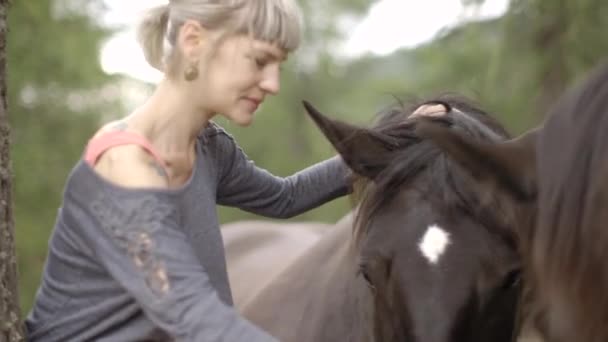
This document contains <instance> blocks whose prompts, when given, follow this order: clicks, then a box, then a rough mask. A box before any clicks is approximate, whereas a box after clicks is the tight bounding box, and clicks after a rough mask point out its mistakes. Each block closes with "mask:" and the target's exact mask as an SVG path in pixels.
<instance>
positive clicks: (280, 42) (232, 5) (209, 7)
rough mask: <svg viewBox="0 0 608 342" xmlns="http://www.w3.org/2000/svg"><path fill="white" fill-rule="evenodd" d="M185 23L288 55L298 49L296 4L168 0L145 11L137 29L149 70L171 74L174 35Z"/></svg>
mask: <svg viewBox="0 0 608 342" xmlns="http://www.w3.org/2000/svg"><path fill="white" fill-rule="evenodd" d="M186 20H196V21H198V22H199V23H200V24H201V25H202V26H203V27H205V28H206V29H209V30H214V31H219V32H221V33H222V36H226V35H229V34H247V35H250V36H252V37H253V38H255V39H259V40H263V41H266V42H270V43H273V44H277V46H279V47H280V48H281V49H283V50H285V51H287V52H291V51H293V50H295V49H297V48H298V46H299V45H300V40H301V32H302V20H301V13H300V9H299V7H298V6H297V4H296V3H295V0H170V1H169V4H167V5H163V6H158V7H154V8H151V9H150V10H148V12H147V13H146V14H145V15H144V17H143V18H142V20H141V22H140V23H139V26H138V28H137V40H138V41H139V43H140V45H141V47H142V49H143V52H144V56H145V58H146V60H147V61H148V63H149V64H150V65H151V66H153V67H154V68H156V69H158V70H160V71H170V70H172V68H173V67H174V65H173V64H174V63H175V62H176V61H175V58H174V56H175V52H174V47H175V43H176V39H177V34H178V32H179V29H180V28H181V26H182V25H183V24H184V22H185V21H186Z"/></svg>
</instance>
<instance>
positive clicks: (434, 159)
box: [353, 97, 509, 245]
mask: <svg viewBox="0 0 608 342" xmlns="http://www.w3.org/2000/svg"><path fill="white" fill-rule="evenodd" d="M424 104H443V105H444V106H445V107H446V108H448V112H447V113H446V114H445V115H443V116H439V117H435V118H433V120H434V121H438V122H439V123H442V124H444V125H446V126H449V127H452V128H453V129H456V130H460V131H462V132H463V133H465V134H467V135H470V136H472V137H474V138H476V139H480V140H485V141H502V140H505V139H507V138H508V137H509V135H508V133H507V132H506V130H505V129H504V128H503V126H502V125H501V124H500V123H499V122H498V121H497V120H495V119H494V118H492V117H491V116H489V115H488V114H486V113H485V112H483V111H482V110H480V109H478V108H477V107H475V106H474V105H472V104H470V103H469V102H467V101H466V100H464V99H463V98H455V97H440V98H436V99H430V100H426V101H424V102H422V103H417V104H416V105H414V106H410V107H406V106H403V105H402V106H401V107H400V108H391V109H389V110H388V111H386V112H383V113H380V114H379V119H378V120H377V123H376V125H375V126H374V128H373V129H374V130H376V131H379V132H381V133H382V134H386V135H388V136H390V137H392V138H393V139H394V140H395V141H396V142H397V144H398V146H399V148H398V149H397V150H396V151H394V153H393V156H392V158H391V161H390V163H389V164H388V165H387V166H386V167H385V169H384V170H383V171H382V172H380V173H379V174H378V175H377V177H376V178H375V179H374V180H373V181H371V180H368V179H366V178H364V177H356V179H355V193H354V195H353V198H354V200H355V202H357V203H358V204H359V210H358V211H357V215H356V217H355V225H354V234H355V244H356V245H359V244H360V242H361V240H362V239H363V237H364V236H365V234H366V231H365V227H368V226H369V223H370V221H371V220H372V219H373V216H374V214H375V213H376V211H377V210H378V209H379V208H380V207H382V206H383V205H385V204H386V203H388V202H389V201H390V200H392V199H393V198H394V197H395V196H396V195H397V194H398V193H400V192H401V191H403V189H412V190H413V189H414V187H413V183H414V181H415V180H417V179H418V176H420V175H421V174H423V173H425V174H426V175H427V176H426V179H427V181H426V183H425V188H424V189H422V190H423V191H425V193H428V194H433V195H434V196H430V198H431V199H432V198H436V202H437V203H436V204H437V205H438V206H439V207H444V208H446V210H447V209H453V208H456V207H458V208H461V209H465V210H467V209H471V210H477V209H473V208H475V207H476V206H478V204H479V202H480V201H481V199H480V194H477V193H474V191H473V190H472V189H473V187H472V186H471V183H470V182H471V179H470V176H468V175H466V174H465V173H464V172H463V171H462V170H461V169H460V167H459V166H458V165H456V163H455V162H453V161H452V160H451V159H450V158H447V157H445V155H444V153H443V152H442V150H441V149H440V148H438V147H437V146H436V145H435V144H434V143H433V142H432V141H430V140H427V139H422V138H420V137H419V136H418V135H416V134H415V131H416V125H417V123H418V122H419V121H420V119H419V118H410V117H409V116H410V115H411V113H412V112H413V111H414V110H415V109H416V108H418V107H419V106H420V105H424ZM431 170H432V172H431ZM420 188H421V187H419V186H417V187H416V189H418V190H416V191H420V190H421V189H420Z"/></svg>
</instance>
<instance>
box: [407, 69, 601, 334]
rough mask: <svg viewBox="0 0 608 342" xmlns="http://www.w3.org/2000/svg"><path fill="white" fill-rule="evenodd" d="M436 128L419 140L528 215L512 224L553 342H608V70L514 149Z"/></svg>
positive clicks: (424, 127)
mask: <svg viewBox="0 0 608 342" xmlns="http://www.w3.org/2000/svg"><path fill="white" fill-rule="evenodd" d="M436 124H437V122H426V123H421V125H419V127H418V133H419V134H420V135H422V136H426V137H429V138H431V139H433V140H434V141H435V142H436V144H437V146H439V147H440V148H442V149H443V150H444V151H446V152H447V153H448V154H450V155H451V156H452V158H453V159H454V160H455V161H457V162H459V163H460V164H461V166H464V168H465V169H467V170H469V171H471V172H472V173H473V174H475V175H476V176H477V178H476V179H477V180H478V186H479V187H483V188H485V189H486V191H490V189H493V190H495V191H494V192H495V193H501V194H502V196H506V197H505V198H508V199H509V200H510V202H511V204H510V207H511V209H512V210H516V211H518V212H519V213H521V214H522V215H520V216H518V217H517V219H515V220H513V221H511V224H512V225H513V227H514V228H516V231H517V232H518V235H519V237H520V241H521V248H522V253H523V256H524V260H523V261H524V269H525V271H526V272H525V273H526V277H527V278H526V283H528V284H530V286H531V293H532V299H533V300H532V304H533V307H534V310H531V315H532V316H533V318H534V319H535V321H536V322H537V324H538V328H539V330H540V331H541V333H542V335H544V337H545V339H546V340H547V341H557V342H565V341H585V342H603V341H608V324H607V323H608V265H607V263H608V230H607V229H606V228H607V227H606V225H607V224H608V64H605V65H602V66H601V67H598V68H597V69H595V70H594V71H593V72H591V73H590V75H588V77H587V78H586V79H584V80H583V81H582V82H580V83H579V84H577V85H576V86H574V87H572V88H571V89H569V90H568V91H567V92H566V93H565V94H564V95H563V96H562V97H561V98H560V99H559V101H557V103H556V104H555V105H554V107H553V108H552V110H551V111H550V112H549V115H548V116H547V119H546V121H545V123H544V125H542V126H540V127H539V128H537V129H535V130H533V131H531V132H528V133H526V134H524V135H523V136H521V137H519V138H517V139H514V140H512V141H508V142H503V143H488V142H484V143H480V142H478V141H473V140H472V139H470V138H469V137H467V136H465V135H462V134H459V133H457V132H455V131H453V130H450V129H446V128H445V127H442V126H441V125H436Z"/></svg>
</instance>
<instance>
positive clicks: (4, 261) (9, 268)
mask: <svg viewBox="0 0 608 342" xmlns="http://www.w3.org/2000/svg"><path fill="white" fill-rule="evenodd" d="M8 7H9V0H0V342H14V341H23V340H25V333H24V329H23V325H22V322H21V310H20V308H19V292H18V290H17V258H16V255H15V239H14V220H13V213H12V198H11V194H12V182H11V175H12V171H11V164H10V125H9V121H8V100H7V86H6V79H7V77H6V75H7V61H6V55H7V52H6V44H7V38H6V36H7V33H8V28H7V26H8V25H7V16H8Z"/></svg>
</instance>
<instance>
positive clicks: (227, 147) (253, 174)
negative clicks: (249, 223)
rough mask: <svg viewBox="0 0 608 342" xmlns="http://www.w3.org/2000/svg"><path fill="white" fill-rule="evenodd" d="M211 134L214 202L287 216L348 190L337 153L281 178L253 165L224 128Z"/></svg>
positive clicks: (348, 173) (346, 170)
mask: <svg viewBox="0 0 608 342" xmlns="http://www.w3.org/2000/svg"><path fill="white" fill-rule="evenodd" d="M214 138H215V139H218V140H219V141H218V142H217V144H218V147H219V148H220V151H219V155H220V156H219V159H220V165H219V167H218V169H219V184H218V193H217V202H218V204H221V205H228V206H233V207H238V208H240V209H243V210H246V211H249V212H253V213H255V214H258V215H262V216H267V217H273V218H289V217H292V216H295V215H299V214H301V213H303V212H305V211H307V210H310V209H313V208H316V207H318V206H320V205H322V204H324V203H326V202H328V201H331V200H333V199H335V198H338V197H341V196H344V195H346V194H348V193H350V192H351V189H350V184H349V182H348V180H349V175H350V172H349V169H348V168H347V166H346V164H345V163H344V162H343V161H342V158H341V157H340V156H335V157H333V158H330V159H328V160H325V161H322V162H320V163H318V164H315V165H313V166H310V167H308V168H306V169H304V170H302V171H300V172H297V173H295V174H294V175H291V176H289V177H285V178H282V177H277V176H274V175H272V174H271V173H270V172H268V171H267V170H264V169H263V168H260V167H258V166H256V165H255V163H254V162H253V161H251V160H250V159H249V158H248V157H247V155H246V154H245V153H244V152H243V150H242V149H241V148H240V147H239V146H238V145H237V143H236V142H235V140H234V138H232V137H231V136H230V135H229V134H228V133H226V132H225V131H223V130H221V129H220V131H219V133H218V134H217V135H216V136H215V137H214Z"/></svg>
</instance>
